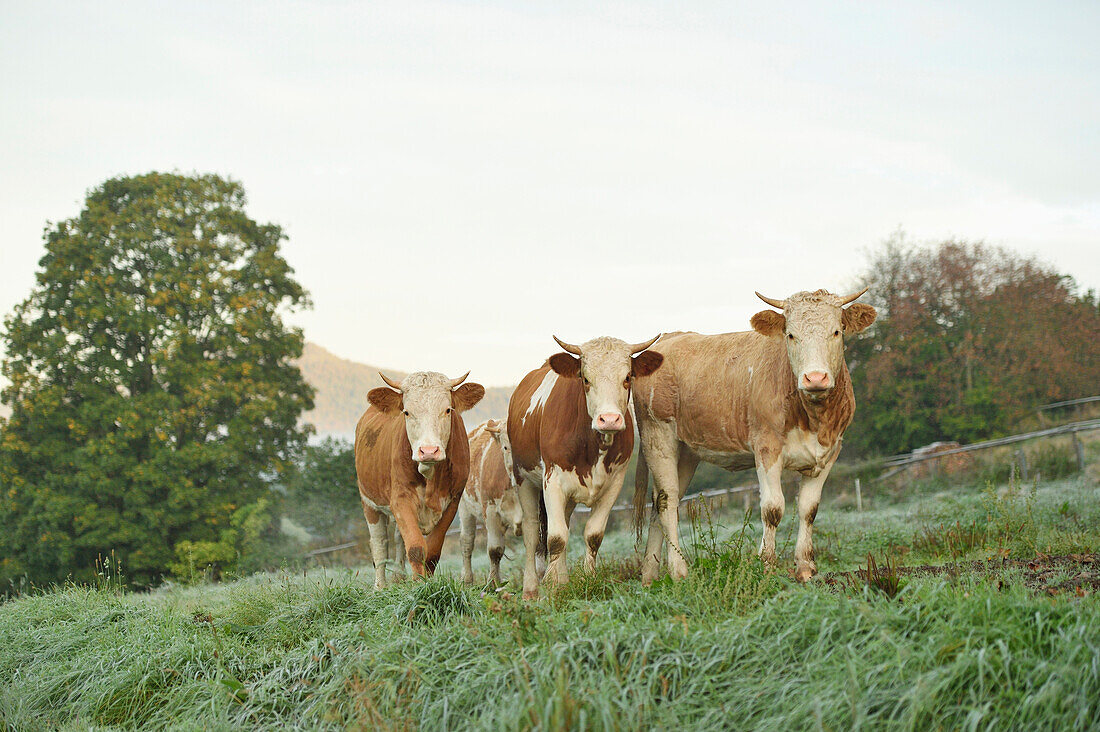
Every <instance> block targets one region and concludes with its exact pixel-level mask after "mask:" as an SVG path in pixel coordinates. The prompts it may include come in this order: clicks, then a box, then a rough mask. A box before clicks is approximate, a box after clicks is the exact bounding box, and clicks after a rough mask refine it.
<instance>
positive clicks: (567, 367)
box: [550, 353, 581, 379]
mask: <svg viewBox="0 0 1100 732" xmlns="http://www.w3.org/2000/svg"><path fill="white" fill-rule="evenodd" d="M550 368H552V369H554V373H555V374H557V375H558V376H564V377H566V378H570V379H574V378H576V377H578V376H580V375H581V360H580V359H579V358H577V357H576V356H570V355H569V354H568V353H555V354H554V355H553V356H551V357H550Z"/></svg>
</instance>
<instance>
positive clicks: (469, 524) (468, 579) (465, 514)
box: [458, 501, 477, 585]
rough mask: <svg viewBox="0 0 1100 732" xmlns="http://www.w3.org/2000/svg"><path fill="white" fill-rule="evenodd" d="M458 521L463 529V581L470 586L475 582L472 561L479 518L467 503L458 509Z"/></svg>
mask: <svg viewBox="0 0 1100 732" xmlns="http://www.w3.org/2000/svg"><path fill="white" fill-rule="evenodd" d="M458 521H459V524H460V525H461V527H462V581H463V582H465V583H466V584H468V585H470V584H473V582H474V568H473V565H472V563H471V560H472V558H473V556H474V539H475V538H476V537H477V517H476V516H474V512H473V509H471V508H470V507H469V506H467V505H466V502H465V501H462V505H460V506H459V507H458Z"/></svg>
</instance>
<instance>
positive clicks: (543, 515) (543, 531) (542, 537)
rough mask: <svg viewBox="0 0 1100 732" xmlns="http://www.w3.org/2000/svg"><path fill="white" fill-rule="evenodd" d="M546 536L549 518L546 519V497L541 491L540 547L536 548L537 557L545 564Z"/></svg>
mask: <svg viewBox="0 0 1100 732" xmlns="http://www.w3.org/2000/svg"><path fill="white" fill-rule="evenodd" d="M546 534H547V518H546V497H545V496H544V494H543V492H542V490H541V489H539V541H538V546H537V547H536V548H535V556H536V557H541V558H542V561H543V563H545V562H546V555H547V551H546V538H547V537H546Z"/></svg>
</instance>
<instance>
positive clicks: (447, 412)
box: [444, 407, 453, 414]
mask: <svg viewBox="0 0 1100 732" xmlns="http://www.w3.org/2000/svg"><path fill="white" fill-rule="evenodd" d="M452 411H453V410H452V409H451V408H450V407H447V411H446V412H444V414H450V413H451V412H452Z"/></svg>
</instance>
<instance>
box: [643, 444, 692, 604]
mask: <svg viewBox="0 0 1100 732" xmlns="http://www.w3.org/2000/svg"><path fill="white" fill-rule="evenodd" d="M642 439H643V449H644V450H645V456H646V462H647V463H648V464H649V471H650V473H652V474H653V519H652V521H651V522H650V527H649V537H648V540H647V541H646V554H645V558H644V559H643V561H642V584H646V585H648V584H649V583H651V582H652V581H653V580H655V579H657V574H658V572H659V571H660V568H661V555H660V552H661V545H662V542H667V543H668V573H669V574H670V575H671V576H672V578H673V579H682V578H684V577H686V576H687V571H688V568H687V561H686V560H685V559H684V552H683V550H682V549H681V548H680V478H679V463H680V450H682V449H683V446H682V445H681V444H680V441H679V440H678V439H677V438H676V432H675V428H674V427H672V426H671V425H667V424H663V423H662V424H658V425H653V426H651V427H650V428H649V429H648V430H647V431H646V434H645V435H643V437H642Z"/></svg>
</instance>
